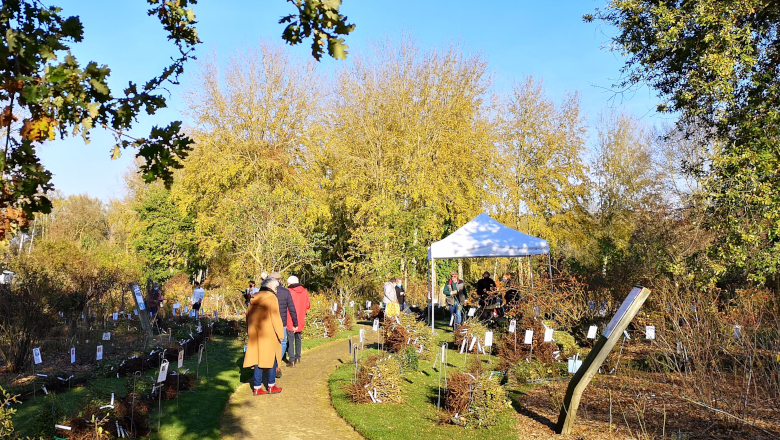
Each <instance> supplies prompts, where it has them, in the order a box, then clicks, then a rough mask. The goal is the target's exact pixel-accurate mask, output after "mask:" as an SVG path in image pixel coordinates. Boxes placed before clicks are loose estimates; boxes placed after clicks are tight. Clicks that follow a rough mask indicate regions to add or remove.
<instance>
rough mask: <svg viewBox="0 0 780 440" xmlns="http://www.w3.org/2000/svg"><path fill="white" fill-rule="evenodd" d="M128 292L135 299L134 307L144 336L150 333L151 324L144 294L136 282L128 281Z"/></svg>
mask: <svg viewBox="0 0 780 440" xmlns="http://www.w3.org/2000/svg"><path fill="white" fill-rule="evenodd" d="M130 294H131V295H132V296H133V300H134V301H135V307H136V309H138V317H139V318H140V321H141V329H142V330H143V332H144V335H145V336H151V335H152V326H151V325H150V324H149V310H148V309H147V308H146V304H145V303H144V295H143V293H142V292H141V288H140V287H138V284H136V283H130Z"/></svg>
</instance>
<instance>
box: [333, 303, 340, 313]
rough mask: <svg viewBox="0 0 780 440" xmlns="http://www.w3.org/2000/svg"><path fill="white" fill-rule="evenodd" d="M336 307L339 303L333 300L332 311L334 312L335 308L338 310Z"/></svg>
mask: <svg viewBox="0 0 780 440" xmlns="http://www.w3.org/2000/svg"><path fill="white" fill-rule="evenodd" d="M338 308H339V303H337V302H334V303H333V313H336V310H338Z"/></svg>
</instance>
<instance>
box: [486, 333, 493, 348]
mask: <svg viewBox="0 0 780 440" xmlns="http://www.w3.org/2000/svg"><path fill="white" fill-rule="evenodd" d="M492 346H493V332H485V347H492Z"/></svg>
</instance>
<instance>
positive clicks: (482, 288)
mask: <svg viewBox="0 0 780 440" xmlns="http://www.w3.org/2000/svg"><path fill="white" fill-rule="evenodd" d="M495 290H496V282H495V281H493V278H490V272H487V271H485V273H483V274H482V279H481V280H479V281H477V296H478V297H479V306H480V307H485V306H486V305H488V297H489V296H490V294H491V293H492V292H495Z"/></svg>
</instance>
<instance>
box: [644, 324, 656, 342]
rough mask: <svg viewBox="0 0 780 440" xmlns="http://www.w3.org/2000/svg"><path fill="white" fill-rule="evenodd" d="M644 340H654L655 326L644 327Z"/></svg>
mask: <svg viewBox="0 0 780 440" xmlns="http://www.w3.org/2000/svg"><path fill="white" fill-rule="evenodd" d="M645 338H647V339H650V340H653V339H655V326H654V325H648V326H646V327H645Z"/></svg>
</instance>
